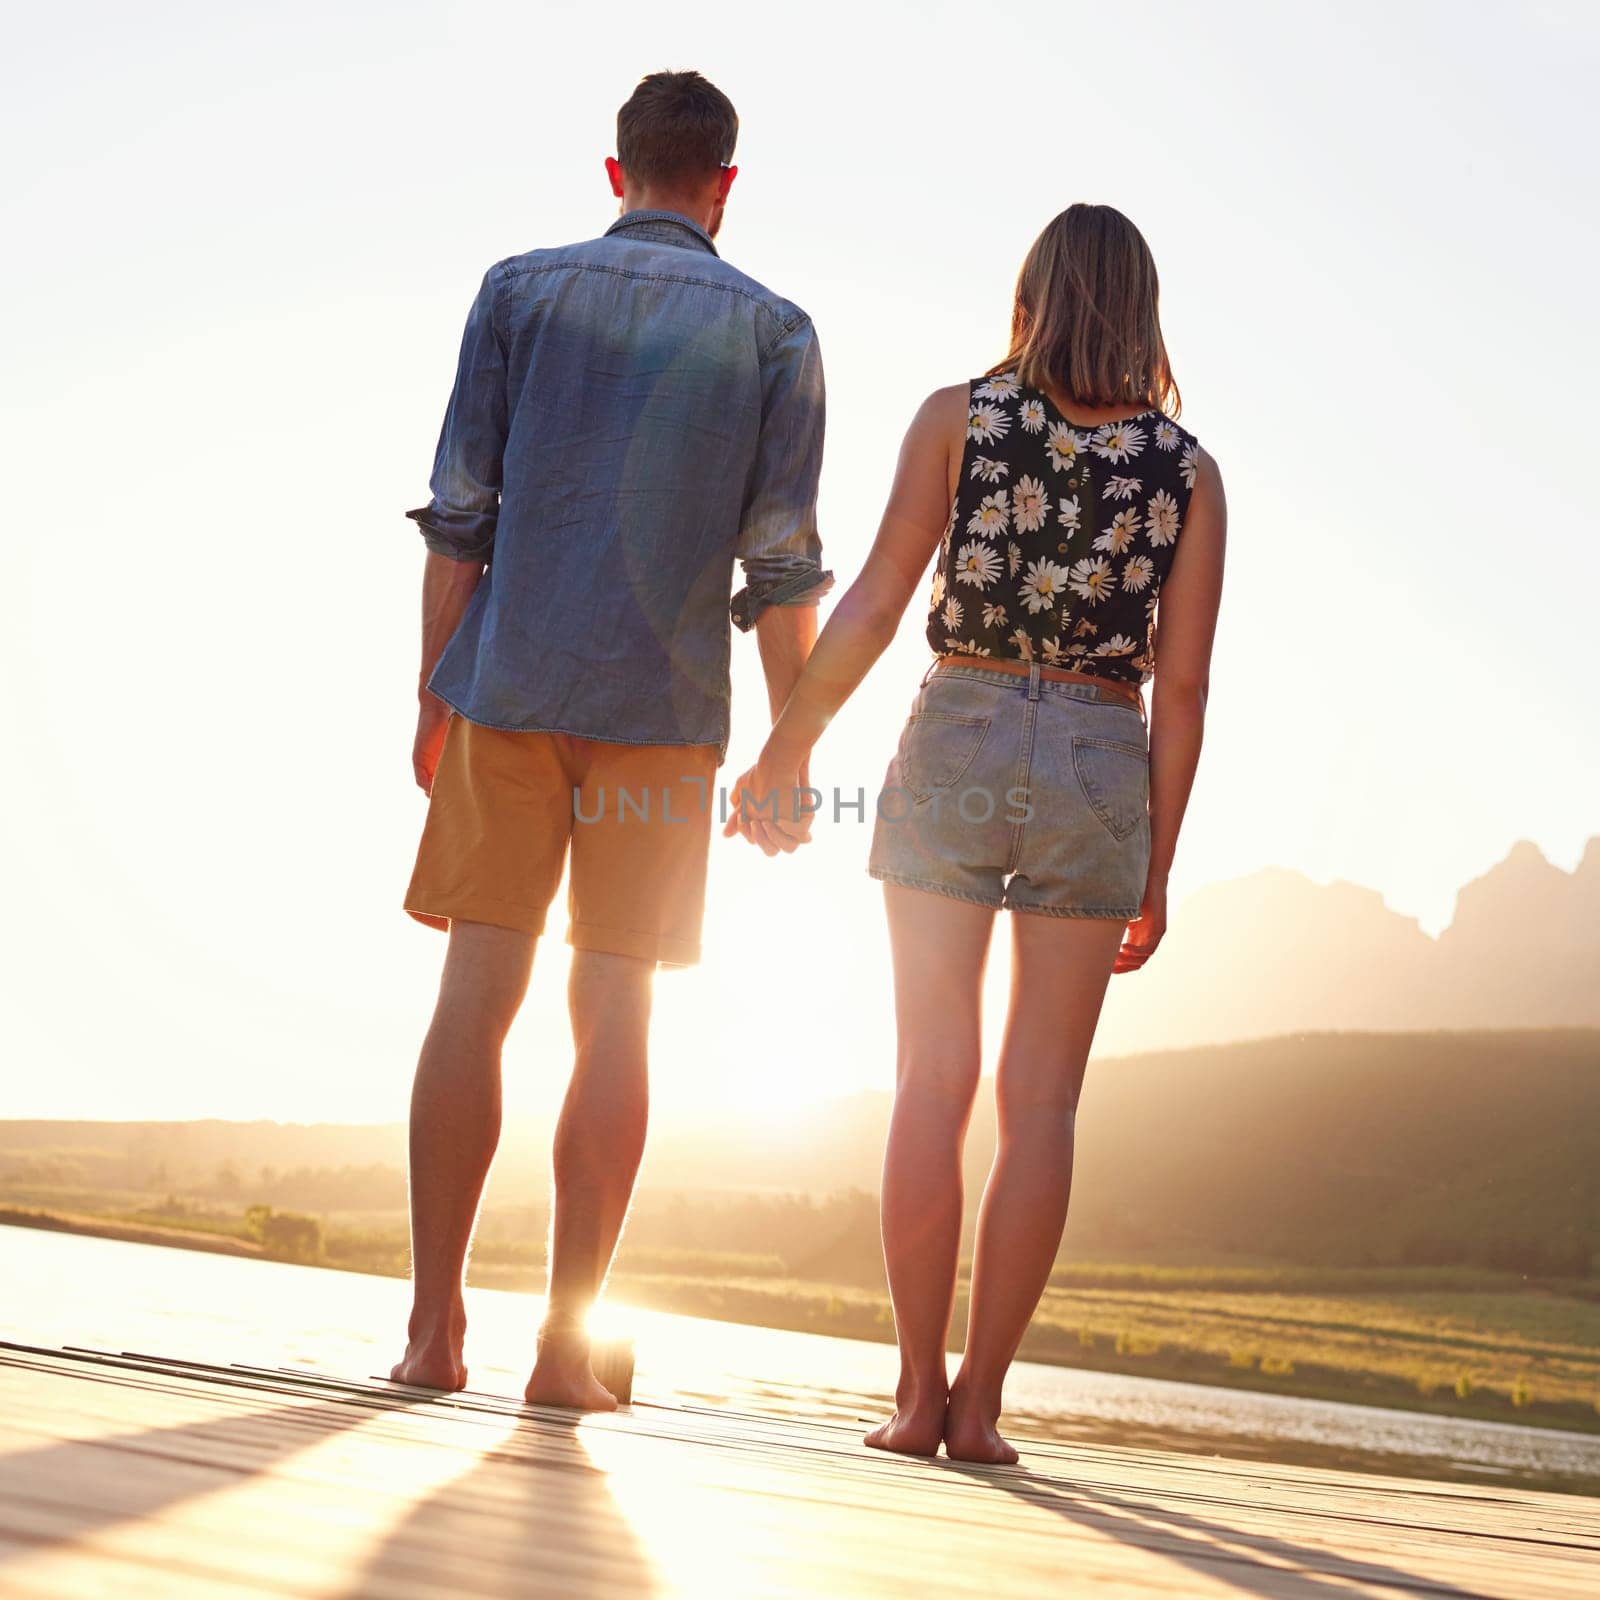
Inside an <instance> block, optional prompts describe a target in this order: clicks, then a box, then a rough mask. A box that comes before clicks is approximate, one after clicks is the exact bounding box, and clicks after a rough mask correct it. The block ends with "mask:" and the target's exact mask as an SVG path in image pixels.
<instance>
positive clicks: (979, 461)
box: [967, 456, 1011, 483]
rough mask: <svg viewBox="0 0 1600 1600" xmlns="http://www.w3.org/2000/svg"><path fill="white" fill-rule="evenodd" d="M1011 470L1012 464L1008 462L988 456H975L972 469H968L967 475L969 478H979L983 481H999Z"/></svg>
mask: <svg viewBox="0 0 1600 1600" xmlns="http://www.w3.org/2000/svg"><path fill="white" fill-rule="evenodd" d="M1010 470H1011V466H1010V464H1009V463H1008V462H1005V461H994V460H991V459H990V457H988V456H974V457H973V458H972V467H971V470H970V471H968V473H967V476H968V477H969V478H977V479H978V480H979V482H981V483H999V481H1000V480H1001V479H1002V478H1003V477H1005V475H1006V474H1007V473H1008V472H1009V471H1010Z"/></svg>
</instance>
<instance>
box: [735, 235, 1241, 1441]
mask: <svg viewBox="0 0 1600 1600" xmlns="http://www.w3.org/2000/svg"><path fill="white" fill-rule="evenodd" d="M1177 411H1178V389H1177V385H1176V384H1175V383H1174V382H1173V379H1172V373H1171V370H1170V368H1169V366H1168V362H1167V354H1166V348H1165V345H1164V343H1163V340H1162V336H1161V326H1160V321H1159V318H1158V287H1157V279H1156V270H1155V264H1154V262H1153V261H1152V259H1151V256H1150V251H1149V248H1148V246H1147V245H1146V244H1145V241H1144V239H1143V238H1142V237H1141V235H1140V234H1139V231H1138V230H1137V229H1136V228H1135V227H1134V226H1133V224H1132V223H1131V222H1129V221H1128V219H1127V218H1126V217H1124V216H1123V215H1122V214H1121V213H1120V212H1117V211H1114V210H1112V209H1111V208H1110V207H1109V206H1087V205H1075V206H1072V207H1071V208H1070V209H1068V210H1067V211H1064V212H1062V213H1061V215H1060V216H1058V217H1057V218H1056V219H1055V220H1054V221H1053V222H1051V223H1050V225H1049V226H1048V227H1047V228H1046V229H1045V230H1044V232H1043V233H1042V234H1040V236H1039V238H1038V239H1037V241H1036V242H1035V243H1034V246H1033V248H1032V249H1031V250H1030V251H1029V253H1028V258H1027V260H1026V261H1025V262H1024V263H1023V267H1022V272H1021V275H1020V277H1019V278H1018V281H1017V291H1016V303H1015V307H1014V310H1013V314H1012V338H1011V349H1010V350H1009V352H1008V353H1007V355H1006V358H1005V360H1004V361H1002V362H1001V363H1000V364H999V365H998V366H996V367H994V368H993V369H992V370H991V371H990V372H989V374H988V375H987V376H986V377H985V378H981V379H978V380H975V381H974V382H973V383H971V384H961V385H958V386H956V387H953V388H949V389H941V390H939V391H938V392H937V393H935V394H933V395H931V396H930V397H929V398H928V399H927V401H926V402H924V404H923V406H922V408H921V409H920V410H919V411H918V413H917V416H916V418H915V420H914V421H913V422H912V424H911V428H910V431H909V433H908V434H907V435H906V440H905V445H904V447H903V449H902V451H901V455H900V463H899V468H898V471H897V474H896V477H895V483H894V488H893V490H892V492H891V495H890V500H889V505H888V509H887V511H886V512H885V514H884V518H883V523H882V526H881V527H880V529H879V532H878V536H877V540H876V542H875V543H874V545H873V548H872V552H871V554H870V556H869V557H868V559H867V564H866V566H865V568H864V569H863V571H862V573H861V576H860V577H859V578H858V579H857V580H856V582H855V584H854V585H853V586H852V587H851V589H850V590H849V592H848V593H847V594H846V595H845V596H844V598H843V599H842V600H841V601H840V602H839V604H838V607H837V608H836V609H835V611H834V613H833V615H832V617H831V618H830V619H829V621H828V624H827V627H826V628H825V629H824V631H823V633H822V636H821V638H820V639H819V640H818V642H817V646H816V650H815V651H814V653H813V654H812V656H811V659H810V662H809V663H808V665H807V666H806V669H805V672H804V674H803V676H802V677H801V679H800V682H799V684H798V685H797V686H796V688H795V691H794V694H793V695H792V697H791V698H790V700H789V702H788V705H787V707H786V708H785V710H784V712H783V714H782V715H781V716H780V717H779V719H778V721H777V723H776V724H775V725H774V727H773V730H772V734H771V737H770V738H769V739H768V741H767V743H766V746H765V747H764V749H763V750H762V753H761V757H760V760H759V761H758V762H757V764H756V766H755V767H754V768H752V769H751V771H750V772H749V773H747V774H746V775H745V776H744V777H743V778H742V779H741V780H740V781H739V784H738V785H737V787H736V791H735V792H736V794H740V795H743V796H744V803H742V804H741V806H740V809H739V810H737V811H736V812H735V814H734V817H733V819H732V821H731V822H730V824H729V830H728V831H729V832H733V831H735V830H737V831H741V832H743V833H744V834H745V835H746V837H748V838H750V839H751V840H752V841H753V842H755V843H757V844H759V845H760V846H761V847H762V848H763V849H765V850H766V851H767V852H768V853H769V854H771V853H774V852H776V851H778V850H792V849H793V848H794V847H795V846H796V844H798V843H799V842H801V841H802V839H803V837H804V831H805V830H804V826H803V819H802V823H797V822H796V821H795V820H793V816H792V810H791V812H790V814H789V816H788V817H784V816H779V815H776V814H775V813H773V812H771V811H769V812H768V813H767V814H766V815H760V814H758V813H757V811H756V809H755V807H753V806H752V805H750V804H749V803H748V799H749V796H750V795H753V796H762V795H770V794H771V793H772V792H773V791H778V792H779V793H783V794H787V793H789V792H790V791H791V790H793V789H794V788H795V787H796V786H797V785H799V784H801V783H802V781H803V773H804V772H805V770H806V763H807V760H808V758H809V755H810V752H811V748H812V746H813V745H814V744H815V742H816V741H817V739H818V738H819V737H820V735H821V733H822V731H823V729H824V728H825V727H826V726H827V724H828V721H829V719H830V718H831V717H832V716H833V714H834V713H835V712H836V711H837V710H838V708H839V707H840V705H842V704H843V702H844V701H845V700H846V699H847V698H848V696H849V695H850V694H851V693H852V691H853V690H854V689H855V688H856V686H857V685H858V684H859V683H860V681H861V679H862V678H863V677H864V676H865V674H866V672H867V670H868V668H869V667H870V666H871V665H872V663H873V662H874V661H875V660H876V659H877V657H878V656H879V654H880V653H881V652H882V651H883V649H884V647H885V646H886V645H887V644H888V643H889V640H890V639H891V638H892V637H893V635H894V632H895V628H896V625H897V624H898V622H899V620H900V618H901V615H902V613H903V612H904V610H905V608H906V605H907V603H908V601H909V600H910V598H911V596H912V593H913V591H914V590H915V589H916V588H917V586H918V585H919V584H920V582H921V581H922V578H923V574H924V573H925V571H926V569H927V566H928V561H929V558H930V557H931V556H933V555H934V554H935V552H937V561H936V563H935V566H934V573H933V592H932V595H931V596H930V600H929V621H928V640H929V643H930V645H931V646H932V648H933V651H934V653H935V657H936V659H935V661H934V663H933V664H932V665H931V666H930V669H929V672H928V675H927V676H926V677H925V678H924V680H923V684H922V687H921V689H920V692H919V693H918V695H917V698H916V700H915V702H914V703H913V706H912V710H911V716H910V719H909V721H908V722H907V723H906V726H905V730H904V732H903V733H902V735H901V739H900V745H899V749H898V751H897V753H896V754H895V757H894V759H893V760H892V761H891V762H890V764H889V773H888V778H887V780H886V783H885V789H884V793H883V795H882V796H881V797H880V800H879V806H878V812H879V815H878V821H877V824H876V826H875V829H874V835H873V844H872V854H871V864H870V867H869V870H870V872H871V873H872V875H873V876H874V877H876V878H879V879H882V880H883V882H884V885H885V890H884V894H885V900H886V904H887V909H888V916H889V932H890V940H891V943H892V946H893V953H894V982H895V1012H896V1017H897V1021H898V1028H899V1049H898V1065H897V1084H896V1091H895V1105H894V1115H893V1118H892V1121H891V1125H890V1133H889V1144H888V1151H887V1155H886V1159H885V1164H884V1176H883V1202H882V1210H883V1245H884V1255H885V1259H886V1263H887V1267H888V1276H889V1288H890V1293H891V1296H892V1298H893V1302H894V1315H895V1328H896V1332H897V1335H898V1338H899V1343H900V1381H899V1386H898V1389H897V1391H896V1395H895V1412H894V1415H893V1417H892V1418H890V1419H889V1421H887V1422H885V1423H884V1424H883V1425H882V1426H880V1427H878V1428H876V1429H875V1430H874V1431H873V1432H872V1433H870V1434H869V1435H868V1436H867V1443H868V1444H870V1445H873V1446H876V1447H877V1448H880V1449H885V1450H897V1451H901V1452H903V1453H906V1454H909V1455H932V1454H934V1453H936V1452H937V1450H938V1448H939V1446H940V1443H941V1442H943V1444H944V1447H945V1449H946V1451H947V1452H948V1453H949V1455H951V1456H952V1457H954V1458H956V1459H959V1460H964V1461H988V1462H1010V1461H1015V1460H1016V1459H1017V1452H1016V1451H1015V1450H1014V1449H1013V1448H1012V1447H1011V1446H1010V1445H1009V1444H1007V1443H1006V1442H1005V1440H1004V1439H1002V1438H1001V1436H1000V1434H999V1432H998V1431H997V1427H996V1424H997V1422H998V1420H999V1416H1000V1409H1001V1389H1002V1385H1003V1383H1004V1380H1005V1375H1006V1371H1007V1369H1008V1368H1009V1366H1010V1364H1011V1360H1012V1357H1013V1356H1014V1355H1015V1354H1016V1350H1017V1346H1018V1344H1019V1342H1020V1341H1021V1338H1022V1335H1023V1332H1024V1330H1025V1329H1026V1328H1027V1325H1028V1320H1029V1318H1030V1317H1031V1316H1032V1314H1033V1311H1034V1308H1035V1306H1036V1305H1037V1304H1038V1301H1039V1296H1040V1294H1041V1293H1042V1292H1043V1289H1044V1285H1045V1282H1046V1280H1047V1279H1048V1277H1049V1274H1050V1269H1051V1266H1052V1264H1053V1263H1054V1261H1055V1257H1056V1251H1057V1249H1058V1248H1059V1246H1060V1241H1061V1231H1062V1228H1063V1226H1064V1224H1065V1221H1066V1215H1067V1198H1068V1192H1069V1189H1070V1186H1071V1180H1072V1148H1073V1124H1074V1117H1075V1112H1076V1108H1077V1104H1078V1095H1079V1091H1080V1089H1081V1088H1082V1085H1083V1076H1084V1068H1085V1064H1086V1062H1087V1059H1088V1054H1089V1046H1090V1043H1091V1041H1092V1039H1093V1037H1094V1030H1095V1023H1096V1021H1097V1019H1098V1017H1099V1012H1100V1006H1101V1002H1102V1000H1103V998H1104V995H1105V989H1106V984H1107V981H1108V980H1109V979H1110V977H1111V974H1112V973H1113V972H1133V971H1136V970H1137V969H1138V968H1140V967H1141V966H1143V965H1144V963H1145V962H1146V961H1147V960H1149V958H1150V956H1151V954H1152V952H1153V951H1154V950H1155V948H1156V946H1157V945H1158V944H1159V943H1160V940H1161V936H1162V933H1163V932H1164V930H1165V928H1166V921H1167V875H1168V871H1169V869H1170V868H1171V866H1172V858H1173V852H1174V849H1175V847H1176V845H1177V840H1178V829H1179V825H1180V823H1181V821H1182V819H1183V813H1184V809H1185V806H1186V804H1187V801H1188V797H1189V790H1190V786H1191V784H1192V782H1193V779H1194V773H1195V767H1196V764H1197V762H1198V760H1199V756H1200V742H1201V731H1202V724H1203V721H1204V716H1205V703H1206V687H1207V677H1208V670H1209V662H1210V655H1211V643H1212V636H1213V632H1214V630H1215V625H1216V615H1217V606H1218V601H1219V598H1220V593H1221V586H1222V566H1223V541H1224V528H1225V522H1226V512H1225V507H1224V502H1223V494H1222V481H1221V478H1220V477H1219V476H1218V473H1217V468H1216V465H1215V463H1214V462H1213V461H1212V459H1211V457H1210V456H1209V455H1207V454H1206V453H1205V452H1204V451H1203V450H1201V449H1200V447H1199V444H1198V443H1197V441H1196V440H1195V438H1194V436H1193V435H1192V434H1190V433H1188V432H1187V431H1185V430H1184V429H1182V428H1180V427H1179V426H1178V425H1177V423H1176V421H1175V420H1174V419H1175V417H1176V415H1177ZM1158 603H1159V612H1158V610H1157V607H1158ZM1158 617H1159V622H1160V627H1159V630H1158V629H1157V627H1156V622H1157V619H1158ZM1158 639H1159V672H1157V670H1156V669H1157V642H1158ZM1152 676H1154V680H1155V685H1156V687H1155V689H1154V692H1153V695H1152V707H1151V713H1150V719H1149V724H1148V736H1147V728H1146V721H1145V713H1144V702H1143V698H1142V695H1141V692H1140V685H1142V684H1143V683H1144V682H1145V681H1146V680H1147V679H1150V678H1151V677H1152ZM745 791H748V795H746V794H745ZM998 910H1009V911H1012V912H1015V913H1017V915H1015V916H1013V917H1012V918H1011V935H1012V942H1013V955H1012V979H1011V998H1010V1004H1009V1007H1008V1010H1007V1015H1006V1027H1005V1035H1004V1042H1003V1044H1002V1047H1001V1051H1000V1059H999V1062H998V1064H997V1068H996V1096H997V1103H998V1130H999V1147H998V1151H997V1154H996V1156H995V1162H994V1167H993V1169H992V1170H991V1172H990V1174H989V1178H988V1182H987V1184H986V1185H985V1187H984V1192H983V1199H982V1203H981V1206H980V1208H979V1212H978V1225H977V1242H976V1249H975V1253H974V1256H973V1263H972V1284H971V1303H970V1311H969V1315H968V1325H967V1339H966V1346H965V1354H964V1355H963V1357H962V1361H961V1368H960V1372H959V1373H958V1375H957V1376H956V1378H955V1381H954V1382H953V1383H950V1382H948V1381H947V1378H946V1370H945V1357H944V1350H945V1341H946V1335H947V1332H948V1328H949V1323H950V1316H951V1311H952V1308H953V1304H954V1299H955V1288H956V1273H957V1252H958V1249H959V1245H960V1236H961V1211H962V1184H961V1151H962V1143H963V1140H964V1137H965V1134H966V1128H967V1122H968V1117H969V1115H970V1112H971V1109H972V1101H973V1096H974V1094H975V1093H976V1091H977V1086H978V1078H979V1069H980V1033H979V994H980V990H981V987H982V981H983V970H984V962H985V958H986V955H987V952H988V947H989V937H990V932H991V928H992V925H993V922H994V916H995V912H996V911H998Z"/></svg>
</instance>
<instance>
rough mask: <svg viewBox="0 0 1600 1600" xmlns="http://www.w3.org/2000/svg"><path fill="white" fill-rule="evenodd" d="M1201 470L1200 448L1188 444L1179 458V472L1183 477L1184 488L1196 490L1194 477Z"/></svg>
mask: <svg viewBox="0 0 1600 1600" xmlns="http://www.w3.org/2000/svg"><path fill="white" fill-rule="evenodd" d="M1199 470H1200V446H1199V445H1197V444H1186V445H1185V446H1184V447H1183V454H1182V455H1181V456H1180V457H1179V458H1178V471H1179V472H1180V473H1181V474H1182V475H1183V486H1184V488H1186V489H1192V488H1194V475H1195V473H1197V472H1198V471H1199Z"/></svg>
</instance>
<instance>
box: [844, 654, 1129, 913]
mask: <svg viewBox="0 0 1600 1600" xmlns="http://www.w3.org/2000/svg"><path fill="white" fill-rule="evenodd" d="M1149 801H1150V746H1149V739H1148V737H1147V734H1146V729H1145V720H1144V713H1143V710H1142V709H1141V707H1139V706H1135V705H1133V704H1131V703H1130V702H1129V701H1128V700H1127V699H1126V698H1124V697H1123V696H1121V695H1119V694H1117V693H1116V692H1115V691H1114V690H1111V689H1102V688H1101V687H1100V686H1099V685H1097V684H1092V683H1069V682H1062V681H1054V682H1052V681H1051V680H1049V679H1043V678H1040V677H1039V675H1038V674H1037V672H1034V673H1031V674H1030V675H1029V676H1028V677H1021V676H1013V675H1011V674H1009V673H1004V672H996V671H993V670H991V669H987V668H984V667H962V666H952V665H949V664H946V663H943V662H941V663H938V664H937V665H935V667H934V668H933V669H932V671H931V672H930V673H929V675H928V676H927V677H926V678H925V679H924V680H923V683H922V687H921V689H920V690H919V691H918V693H917V698H916V699H915V701H913V703H912V706H911V715H910V717H909V718H908V719H907V721H906V725H905V729H904V731H903V732H902V733H901V735H900V745H899V748H898V749H897V750H896V751H895V755H894V759H893V760H892V761H891V762H890V763H889V770H888V773H887V774H886V776H885V778H884V785H883V792H882V793H881V794H880V795H879V797H878V816H877V822H876V824H875V826H874V828H873V834H872V855H871V858H870V862H869V865H868V868H867V870H868V871H869V872H870V873H871V874H872V876H873V877H874V878H880V879H882V880H883V881H884V882H885V883H899V884H904V885H906V886H907V887H909V888H913V889H928V890H931V891H932V892H933V893H935V894H943V895H949V896H951V897H953V898H954V899H957V900H970V901H972V902H973V903H974V904H975V905H980V906H993V907H995V908H996V909H1001V908H1004V909H1006V910H1010V911H1035V912H1039V913H1040V914H1042V915H1044V916H1051V917H1112V918H1116V919H1117V920H1119V921H1123V922H1126V921H1130V920H1131V919H1132V918H1134V917H1136V916H1137V915H1138V914H1139V903H1140V901H1141V900H1142V899H1143V898H1144V885H1145V876H1146V874H1147V872H1148V871H1149V867H1150V814H1149Z"/></svg>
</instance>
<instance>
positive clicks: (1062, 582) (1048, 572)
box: [1017, 561, 1068, 611]
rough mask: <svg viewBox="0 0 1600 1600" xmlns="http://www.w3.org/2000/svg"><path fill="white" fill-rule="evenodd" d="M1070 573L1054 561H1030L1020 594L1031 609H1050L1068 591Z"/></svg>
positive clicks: (1024, 603) (1019, 590)
mask: <svg viewBox="0 0 1600 1600" xmlns="http://www.w3.org/2000/svg"><path fill="white" fill-rule="evenodd" d="M1067 578H1068V573H1067V569H1066V568H1065V567H1061V566H1057V565H1056V563H1055V562H1054V561H1030V562H1029V563H1028V570H1027V572H1026V574H1024V576H1023V579H1022V584H1021V587H1020V588H1019V589H1018V591H1017V592H1018V594H1019V595H1020V596H1021V598H1022V603H1023V605H1025V606H1026V607H1027V608H1028V610H1030V611H1048V610H1050V609H1051V607H1052V606H1054V605H1055V603H1056V601H1057V600H1059V599H1060V598H1061V596H1062V595H1063V594H1064V593H1065V592H1066V587H1067Z"/></svg>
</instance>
